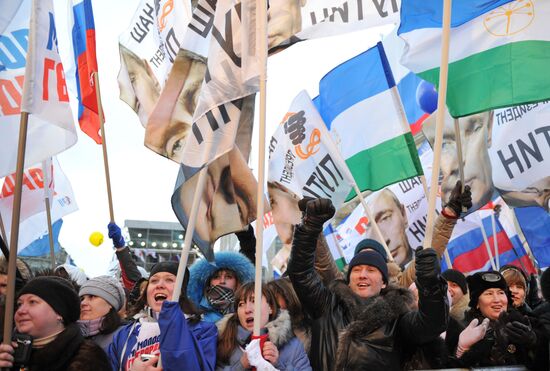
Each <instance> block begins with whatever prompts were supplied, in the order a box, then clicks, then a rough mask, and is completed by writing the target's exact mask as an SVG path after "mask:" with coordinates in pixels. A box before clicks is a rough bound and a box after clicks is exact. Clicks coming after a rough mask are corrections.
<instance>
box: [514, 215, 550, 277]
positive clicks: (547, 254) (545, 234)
mask: <svg viewBox="0 0 550 371" xmlns="http://www.w3.org/2000/svg"><path fill="white" fill-rule="evenodd" d="M514 212H515V214H516V217H517V220H518V223H519V226H520V228H521V230H522V231H523V234H524V235H525V239H526V240H527V243H528V244H529V247H530V248H531V251H532V252H533V255H534V256H535V259H536V260H537V262H538V264H539V268H545V267H548V266H550V249H548V246H550V215H548V212H546V211H545V210H544V209H543V208H540V207H520V208H516V209H514Z"/></svg>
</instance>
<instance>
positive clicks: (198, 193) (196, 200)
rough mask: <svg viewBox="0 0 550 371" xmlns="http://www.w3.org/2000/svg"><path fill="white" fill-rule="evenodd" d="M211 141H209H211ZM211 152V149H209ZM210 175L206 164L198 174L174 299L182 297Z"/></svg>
mask: <svg viewBox="0 0 550 371" xmlns="http://www.w3.org/2000/svg"><path fill="white" fill-rule="evenodd" d="M210 142H211V141H209V142H208V143H210ZM208 152H209V151H208ZM207 175H208V166H204V167H203V168H202V169H201V170H200V171H199V174H198V175H195V176H198V177H199V178H198V179H197V186H196V187H195V194H194V195H193V203H192V204H191V212H190V215H189V222H188V223H187V227H186V228H185V237H184V240H183V247H182V249H181V256H180V262H179V265H178V273H177V275H176V283H175V285H174V292H173V293H172V301H176V302H177V301H178V300H179V299H180V294H181V287H182V285H183V279H184V277H185V268H186V267H187V261H188V259H189V251H190V250H191V245H192V244H193V233H194V232H195V226H196V224H197V214H198V211H199V204H200V200H201V197H202V195H203V192H204V185H205V184H206V176H207Z"/></svg>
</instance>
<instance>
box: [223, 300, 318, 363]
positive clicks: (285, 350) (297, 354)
mask: <svg viewBox="0 0 550 371" xmlns="http://www.w3.org/2000/svg"><path fill="white" fill-rule="evenodd" d="M233 315H235V314H228V315H227V316H225V317H224V319H223V320H221V321H220V322H218V323H217V324H216V325H217V326H218V331H219V332H220V334H222V333H223V331H224V330H225V326H226V323H227V320H229V318H230V317H231V316H233ZM266 329H267V332H268V334H269V341H271V342H272V343H273V344H274V345H275V346H276V347H277V350H278V351H279V359H278V360H277V363H276V364H275V365H274V367H275V368H276V369H277V370H280V371H311V366H310V364H309V359H308V358H307V354H306V351H305V350H304V346H303V345H302V343H301V342H300V340H298V338H297V337H295V336H294V332H293V331H292V323H291V321H290V315H289V314H288V312H287V311H286V310H281V312H280V313H279V315H278V316H277V318H275V319H274V320H273V321H271V322H269V323H268V324H267V325H266ZM251 335H252V333H251V332H250V331H248V330H246V329H244V328H243V327H241V326H239V327H238V330H237V342H238V343H239V346H238V347H237V348H235V350H234V351H233V353H232V354H231V357H230V359H229V364H227V365H222V364H218V365H217V368H216V370H217V371H245V370H246V369H245V368H244V367H243V365H242V363H241V357H242V355H243V351H242V349H241V347H242V348H245V347H246V344H248V342H249V341H250V336H251Z"/></svg>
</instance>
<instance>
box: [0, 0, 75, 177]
mask: <svg viewBox="0 0 550 371" xmlns="http://www.w3.org/2000/svg"><path fill="white" fill-rule="evenodd" d="M9 4H10V6H6V8H4V5H5V4H3V5H2V7H3V8H2V12H3V13H4V10H5V11H6V13H5V15H6V16H7V15H11V17H10V18H4V17H2V20H0V30H2V34H1V38H2V40H3V41H2V45H3V46H4V48H3V49H2V51H1V52H0V54H1V55H2V58H1V60H0V63H1V64H0V177H1V176H6V175H9V174H11V173H13V172H14V171H15V168H16V159H17V143H18V136H19V127H20V113H21V111H25V112H28V113H29V118H28V132H27V145H26V150H25V167H26V168H28V167H30V166H31V165H33V164H36V163H38V162H41V161H43V160H45V159H47V158H49V157H51V156H52V155H55V154H57V153H59V152H62V151H64V150H66V149H67V148H69V147H71V146H72V145H74V144H75V143H76V141H77V135H76V130H75V127H74V122H73V117H72V113H71V108H70V106H69V96H68V94H67V86H66V84H65V76H64V72H63V65H62V64H61V58H60V56H59V53H58V49H57V32H56V28H55V22H54V12H53V2H52V1H51V0H44V1H34V2H31V1H30V0H25V1H19V2H17V1H13V2H9ZM31 10H32V15H31ZM3 15H4V14H3ZM29 16H31V22H30V27H29ZM21 91H22V93H21Z"/></svg>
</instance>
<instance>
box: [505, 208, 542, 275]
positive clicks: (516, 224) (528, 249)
mask: <svg viewBox="0 0 550 371" xmlns="http://www.w3.org/2000/svg"><path fill="white" fill-rule="evenodd" d="M512 219H513V222H514V227H515V228H516V232H517V233H518V236H519V238H520V241H521V245H522V246H523V248H524V249H525V252H526V253H527V256H528V257H529V259H530V260H531V263H532V264H533V267H535V268H536V269H540V268H539V264H538V262H537V261H536V259H535V257H534V255H533V251H531V246H529V242H528V241H527V238H526V237H525V234H524V233H523V230H522V229H521V225H520V224H519V220H518V218H517V216H516V210H515V209H512ZM520 261H521V260H520Z"/></svg>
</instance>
